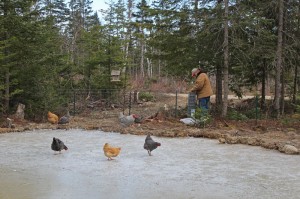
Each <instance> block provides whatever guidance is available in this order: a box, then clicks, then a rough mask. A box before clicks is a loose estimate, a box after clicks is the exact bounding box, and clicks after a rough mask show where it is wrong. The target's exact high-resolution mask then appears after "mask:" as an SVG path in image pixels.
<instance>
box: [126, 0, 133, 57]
mask: <svg viewBox="0 0 300 199" xmlns="http://www.w3.org/2000/svg"><path fill="white" fill-rule="evenodd" d="M132 7H133V4H132V0H128V5H127V9H128V12H127V17H128V22H129V25H128V27H127V33H126V36H125V37H126V39H125V40H126V46H125V60H127V59H128V56H129V46H130V43H131V41H130V40H131V34H132V31H131V25H130V24H131V22H132Z"/></svg>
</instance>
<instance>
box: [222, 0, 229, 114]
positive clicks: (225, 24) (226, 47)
mask: <svg viewBox="0 0 300 199" xmlns="http://www.w3.org/2000/svg"><path fill="white" fill-rule="evenodd" d="M224 4H225V15H224V44H223V46H224V71H223V75H224V97H223V109H222V117H226V115H227V108H228V92H229V88H228V84H229V80H228V79H229V78H228V57H229V46H228V44H229V42H228V0H224Z"/></svg>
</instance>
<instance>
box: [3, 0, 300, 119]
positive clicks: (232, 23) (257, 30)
mask: <svg viewBox="0 0 300 199" xmlns="http://www.w3.org/2000/svg"><path fill="white" fill-rule="evenodd" d="M105 1H106V3H107V4H108V8H107V9H103V10H99V11H95V10H92V7H91V4H92V0H1V3H0V24H1V25H0V71H1V72H0V80H1V81H0V117H6V116H7V115H9V114H12V113H13V112H15V110H16V106H17V105H18V104H19V103H22V104H24V105H26V109H25V113H26V118H27V119H36V118H37V117H39V116H38V115H40V114H46V113H47V111H48V110H55V109H58V108H60V107H63V106H66V103H68V99H69V98H70V96H69V93H70V92H71V91H74V90H84V91H87V93H89V91H94V90H104V91H105V90H113V89H123V88H124V87H126V89H127V90H131V89H139V90H143V89H144V90H149V89H150V87H151V86H150V85H151V84H158V85H159V84H163V83H164V82H166V81H169V82H186V81H188V80H189V79H190V71H191V69H192V68H195V67H198V66H199V67H204V68H205V69H206V70H207V72H208V74H209V75H210V76H212V77H215V78H214V79H213V81H214V82H213V85H214V91H215V94H216V107H217V109H216V110H217V113H218V114H219V116H222V117H226V115H227V114H228V101H229V100H228V95H229V94H230V93H234V94H235V95H237V96H242V95H244V94H245V92H246V91H249V90H250V91H253V92H254V93H255V95H257V96H258V97H259V103H260V105H259V107H260V109H261V110H264V109H266V106H267V105H266V95H267V94H268V95H271V96H272V99H273V100H272V102H271V105H270V106H271V108H272V110H273V113H274V117H277V118H279V117H280V116H281V115H283V114H285V104H286V103H287V102H286V100H284V99H285V98H287V99H289V100H288V102H289V103H290V104H291V105H292V106H293V110H294V111H297V110H298V111H300V104H299V92H298V88H299V77H298V76H299V75H298V73H299V72H298V66H299V63H300V57H299V52H300V1H299V0H152V1H147V0H109V1H108V0H105ZM115 70H117V71H118V70H119V71H121V72H122V73H123V75H121V77H120V78H121V81H116V82H112V81H111V74H112V71H115ZM257 88H259V89H257ZM173 92H175V90H173ZM267 92H269V93H267Z"/></svg>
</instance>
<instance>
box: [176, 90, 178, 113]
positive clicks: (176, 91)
mask: <svg viewBox="0 0 300 199" xmlns="http://www.w3.org/2000/svg"><path fill="white" fill-rule="evenodd" d="M175 96H176V100H175V117H177V105H178V91H177V89H176V95H175Z"/></svg>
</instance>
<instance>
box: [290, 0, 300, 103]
mask: <svg viewBox="0 0 300 199" xmlns="http://www.w3.org/2000/svg"><path fill="white" fill-rule="evenodd" d="M297 14H298V17H297V22H298V27H297V31H296V36H298V38H299V36H300V1H298V13H297ZM297 63H298V61H297V60H296V64H295V69H294V70H295V75H294V85H293V100H292V102H293V104H296V101H297V87H298V80H297V79H298V64H297Z"/></svg>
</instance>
